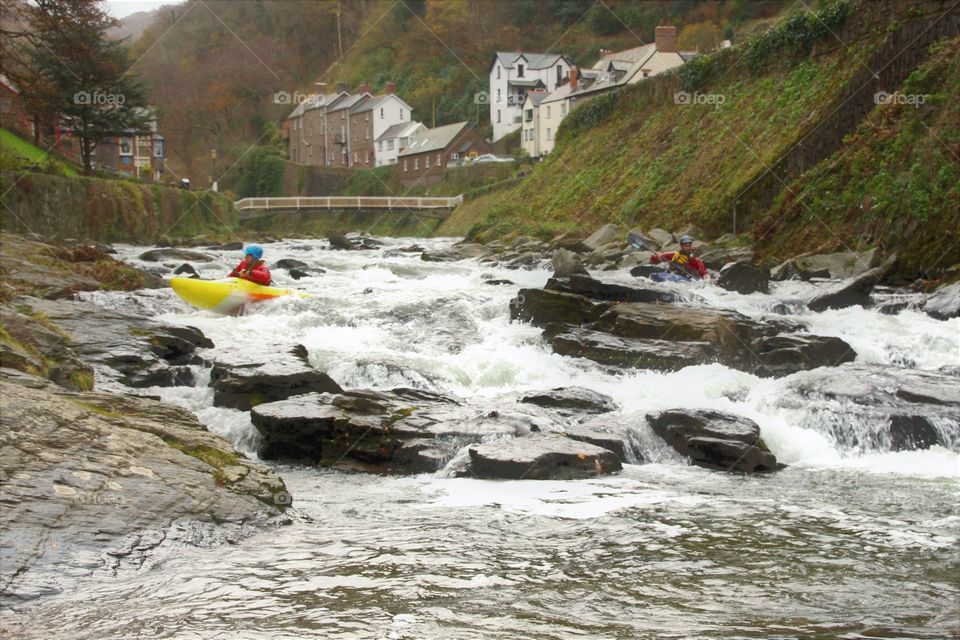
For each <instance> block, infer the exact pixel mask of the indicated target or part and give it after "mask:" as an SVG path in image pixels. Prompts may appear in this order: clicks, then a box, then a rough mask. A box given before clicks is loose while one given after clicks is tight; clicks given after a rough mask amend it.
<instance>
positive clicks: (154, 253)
mask: <svg viewBox="0 0 960 640" xmlns="http://www.w3.org/2000/svg"><path fill="white" fill-rule="evenodd" d="M140 259H141V260H143V261H144V262H167V261H177V262H212V261H213V258H212V257H210V256H208V255H207V254H205V253H200V252H199V251H190V250H189V249H175V248H173V247H166V248H163V249H151V250H150V251H146V252H144V253H141V254H140Z"/></svg>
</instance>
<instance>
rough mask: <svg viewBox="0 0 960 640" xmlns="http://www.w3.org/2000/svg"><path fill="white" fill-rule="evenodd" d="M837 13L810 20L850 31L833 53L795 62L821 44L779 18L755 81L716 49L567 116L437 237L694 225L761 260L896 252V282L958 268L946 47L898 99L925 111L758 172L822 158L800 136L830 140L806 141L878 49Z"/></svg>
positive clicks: (954, 95) (844, 13)
mask: <svg viewBox="0 0 960 640" xmlns="http://www.w3.org/2000/svg"><path fill="white" fill-rule="evenodd" d="M849 6H850V5H849V4H848V3H847V2H846V0H841V1H840V2H836V3H832V4H829V5H826V6H825V7H824V9H823V10H822V11H821V12H820V14H818V15H821V16H825V18H826V22H827V24H828V26H829V25H836V24H839V23H841V22H842V21H843V20H846V21H847V22H848V23H850V24H851V25H852V26H851V30H852V32H853V33H856V34H857V37H855V38H853V37H847V39H845V42H846V43H847V46H845V47H829V48H826V49H825V50H824V51H822V52H820V53H809V51H810V47H811V43H812V42H814V41H815V38H820V37H823V31H822V30H820V29H819V28H815V27H813V26H812V22H811V18H809V17H805V18H803V23H802V24H803V25H806V27H801V26H798V25H800V24H801V23H800V21H799V18H796V17H790V18H788V19H787V21H786V25H787V26H783V27H778V28H777V29H774V30H773V31H772V32H771V34H772V35H769V36H768V39H767V40H765V42H770V43H773V44H771V45H769V46H768V45H765V49H764V50H765V51H767V53H766V54H765V55H766V56H768V57H767V64H766V65H764V68H763V70H762V71H760V72H756V71H751V70H750V69H749V68H748V66H747V65H746V64H743V62H739V63H738V61H739V60H741V56H740V54H741V53H742V52H743V49H740V50H734V51H733V52H732V53H731V51H730V50H725V51H723V52H720V53H718V54H716V55H711V56H704V57H702V58H701V59H700V60H702V62H701V63H700V67H699V68H698V67H697V65H695V64H692V65H688V66H687V67H685V69H684V72H683V73H684V74H687V76H686V79H676V78H671V77H666V76H659V77H656V78H653V79H651V80H648V81H645V82H642V83H638V84H637V85H632V86H629V87H626V88H624V89H622V90H620V91H619V92H618V93H611V94H609V95H608V97H605V98H603V100H604V102H599V100H600V99H599V98H594V99H592V100H590V101H587V102H585V103H582V104H581V105H578V106H577V107H576V108H575V109H574V110H573V111H572V113H571V114H570V115H569V116H568V118H567V119H566V120H565V121H564V123H563V125H562V126H561V128H560V134H559V136H558V145H557V147H556V148H555V150H554V151H553V153H551V154H550V155H549V156H547V157H546V158H545V159H544V160H543V162H541V163H539V164H537V165H536V166H535V168H534V169H533V171H532V173H531V175H530V176H529V177H527V178H525V179H524V180H522V181H520V182H519V183H518V184H516V185H513V186H510V187H507V188H505V189H501V190H497V191H494V192H492V193H489V194H487V195H483V196H481V197H479V198H476V199H472V200H468V201H466V202H465V203H464V205H462V206H461V207H459V208H458V209H457V210H456V211H455V212H454V214H453V215H452V216H451V217H450V218H449V219H448V220H447V221H445V223H444V224H443V225H442V226H441V227H440V229H438V233H439V234H441V235H448V234H449V235H464V234H465V235H468V236H469V237H472V238H474V239H477V240H480V241H486V240H491V239H494V238H498V237H511V236H516V235H519V234H523V235H532V236H536V237H539V238H543V239H549V238H551V237H553V236H555V235H556V234H558V233H562V232H572V233H575V234H578V235H586V234H588V233H590V232H592V231H593V230H594V229H596V228H597V227H598V226H600V225H601V224H604V223H608V222H613V223H616V224H618V225H619V226H621V227H622V228H623V229H624V231H626V230H627V229H630V228H632V227H635V226H641V227H645V228H651V227H655V226H660V227H664V228H668V229H679V228H683V227H685V226H688V225H691V224H693V225H696V226H698V227H700V228H701V229H703V231H704V234H705V235H706V236H707V237H717V236H720V235H721V234H724V233H727V232H730V231H732V230H734V228H735V229H736V231H737V232H739V233H740V234H743V233H744V232H748V233H749V234H751V235H752V237H750V241H751V243H752V244H754V243H755V244H756V245H757V247H758V248H759V249H760V251H761V252H762V253H763V254H764V255H763V258H764V259H766V260H771V261H772V260H778V259H780V258H783V257H786V256H789V255H796V254H797V253H801V252H803V251H812V250H817V251H832V250H851V249H852V250H860V249H866V248H868V247H873V246H880V247H882V248H883V249H884V251H885V252H887V253H889V252H893V251H900V252H901V254H902V253H903V252H907V253H909V254H910V257H908V258H906V259H904V256H903V255H901V261H900V272H901V273H902V274H904V275H909V273H911V272H916V271H917V270H920V271H922V270H924V269H928V270H929V269H930V266H931V265H932V264H934V263H936V264H938V265H939V268H945V267H947V266H949V265H950V264H952V263H954V262H957V261H958V258H957V255H958V253H960V252H958V249H957V246H958V245H957V242H956V240H957V236H956V229H957V227H958V226H960V220H958V214H957V213H956V212H958V211H960V193H958V186H957V185H958V184H960V171H958V163H957V161H956V152H955V150H956V149H957V145H958V135H960V134H958V129H957V127H956V122H957V121H960V112H958V105H960V91H958V81H957V78H958V77H960V74H958V68H957V63H956V59H957V58H958V57H960V56H958V55H957V54H958V49H957V46H956V44H955V42H954V41H951V42H949V43H941V44H940V45H938V46H936V47H933V48H932V49H931V50H930V51H929V52H928V53H927V56H928V57H927V61H926V62H925V63H923V64H922V66H921V68H920V69H918V70H917V71H916V72H915V73H914V74H913V75H911V76H910V78H908V79H907V80H906V81H905V82H904V83H903V86H902V87H900V89H899V90H900V93H902V94H906V95H914V94H921V95H925V96H927V98H926V100H925V101H924V102H923V104H894V105H880V106H876V107H875V108H874V109H873V110H872V111H871V112H870V114H869V116H868V117H867V118H866V119H865V120H864V121H863V122H862V123H861V125H860V128H859V129H858V130H857V132H856V134H855V135H852V136H849V137H848V140H846V146H845V147H844V148H843V149H841V150H840V151H839V152H837V153H836V154H834V156H833V157H828V158H825V159H822V160H819V161H818V162H814V163H812V164H811V165H810V166H807V167H805V169H806V172H805V173H804V174H803V176H802V178H801V179H799V180H797V181H795V182H793V183H792V184H789V185H788V184H785V183H783V182H781V181H780V179H779V178H778V175H779V174H775V173H771V171H770V170H771V167H778V166H780V165H779V164H778V163H779V162H780V161H781V159H782V158H783V157H785V156H786V154H788V153H790V152H791V151H792V150H794V149H795V148H798V145H799V148H800V149H801V150H802V148H803V147H804V146H807V147H813V148H815V147H816V146H817V145H818V144H820V142H819V141H818V140H817V139H816V137H813V138H810V137H808V136H810V135H811V134H816V135H826V136H830V135H831V133H832V132H831V130H829V129H827V130H824V131H821V130H820V129H818V127H819V126H821V124H822V123H823V122H824V120H825V119H826V118H829V117H830V116H831V114H834V113H836V112H837V110H838V109H841V108H843V107H844V105H845V104H846V101H847V100H848V98H849V96H850V91H851V90H852V86H851V85H852V84H853V83H854V82H855V78H859V75H858V74H862V72H863V69H864V61H869V60H871V59H872V58H871V55H872V54H873V53H874V52H875V51H877V50H878V48H879V47H880V45H881V44H882V43H883V42H884V41H885V39H886V38H887V37H888V35H889V30H888V29H886V28H876V29H871V28H869V27H865V26H864V25H860V24H857V23H856V21H855V18H856V16H853V15H850V16H849V17H848V9H849ZM824 12H826V13H824ZM885 17H886V16H885ZM890 19H892V16H891V17H890ZM808 27H809V29H810V30H809V31H807V30H805V29H806V28H808ZM831 28H832V27H831ZM844 33H845V34H847V32H844ZM847 35H848V34H847ZM746 46H749V45H746ZM804 52H808V53H807V54H805V53H804ZM756 55H757V56H758V57H757V58H755V59H756V60H760V57H759V56H760V54H756ZM921 55H922V53H921ZM951 56H952V57H951ZM774 60H777V61H783V64H780V63H778V64H774V63H773V62H774ZM871 64H873V63H871ZM711 78H712V80H711ZM859 82H862V80H860V81H859ZM693 86H696V87H698V88H697V89H696V91H697V93H696V94H692V93H690V94H688V95H687V96H686V97H687V99H688V100H687V102H686V103H684V104H678V101H677V100H676V96H677V95H679V94H678V92H679V91H682V90H684V88H690V87H693ZM857 86H859V84H858V85H857ZM827 122H828V123H829V122H830V120H827ZM831 126H832V125H831ZM801 143H802V144H801ZM758 193H762V194H766V196H767V199H766V200H763V199H759V200H757V201H759V202H763V203H764V204H763V205H762V206H755V205H753V204H750V203H752V202H754V199H753V198H754V196H755V195H756V194H758ZM778 193H779V194H780V196H779V199H777V200H776V201H775V202H774V204H773V205H772V206H769V205H767V204H765V203H768V202H770V200H771V199H772V198H773V197H774V196H775V195H776V194H778ZM745 194H747V195H749V196H750V197H746V196H745ZM923 247H927V248H928V249H929V251H928V250H925V249H924V248H923ZM929 256H936V259H931V258H930V257H929Z"/></svg>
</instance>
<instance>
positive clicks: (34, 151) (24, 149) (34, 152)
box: [0, 129, 80, 178]
mask: <svg viewBox="0 0 960 640" xmlns="http://www.w3.org/2000/svg"><path fill="white" fill-rule="evenodd" d="M0 157H2V158H3V165H2V166H3V168H4V169H13V170H20V171H22V170H26V169H28V168H29V167H30V166H32V165H36V166H39V167H40V168H41V169H43V170H44V171H47V172H53V173H60V172H62V174H63V175H65V176H68V177H71V178H73V177H76V176H78V175H80V171H79V170H78V169H77V168H76V167H75V166H73V165H72V164H70V163H67V162H65V161H63V160H62V159H60V158H58V157H56V156H55V155H54V154H53V153H45V152H44V151H43V149H40V148H39V147H36V146H34V145H33V144H31V143H29V142H27V141H26V140H24V139H23V138H21V137H20V136H18V135H16V134H14V133H12V132H10V131H7V130H6V129H0ZM53 163H56V164H55V165H54V164H53ZM50 169H54V170H53V171H48V170H50Z"/></svg>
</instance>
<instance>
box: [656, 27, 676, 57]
mask: <svg viewBox="0 0 960 640" xmlns="http://www.w3.org/2000/svg"><path fill="white" fill-rule="evenodd" d="M653 32H654V35H655V36H656V37H655V42H656V45H657V51H659V52H660V53H676V52H677V28H676V27H675V26H673V25H672V24H661V25H658V26H657V28H656V29H654V30H653Z"/></svg>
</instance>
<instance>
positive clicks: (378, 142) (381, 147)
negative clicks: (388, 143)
mask: <svg viewBox="0 0 960 640" xmlns="http://www.w3.org/2000/svg"><path fill="white" fill-rule="evenodd" d="M377 151H383V140H377Z"/></svg>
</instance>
